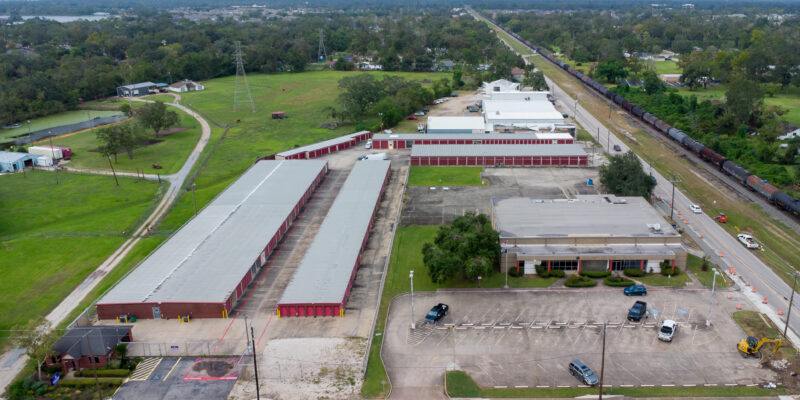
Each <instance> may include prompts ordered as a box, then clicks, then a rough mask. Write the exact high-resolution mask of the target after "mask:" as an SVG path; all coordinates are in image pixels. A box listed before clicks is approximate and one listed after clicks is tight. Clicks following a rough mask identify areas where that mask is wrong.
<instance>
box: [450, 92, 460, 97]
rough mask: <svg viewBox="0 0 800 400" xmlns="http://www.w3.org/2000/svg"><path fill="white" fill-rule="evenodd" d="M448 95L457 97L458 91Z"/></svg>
mask: <svg viewBox="0 0 800 400" xmlns="http://www.w3.org/2000/svg"><path fill="white" fill-rule="evenodd" d="M450 97H458V93H453V94H451V95H450Z"/></svg>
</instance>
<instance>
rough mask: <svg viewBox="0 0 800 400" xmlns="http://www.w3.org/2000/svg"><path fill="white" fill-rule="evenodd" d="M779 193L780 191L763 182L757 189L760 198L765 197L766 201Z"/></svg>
mask: <svg viewBox="0 0 800 400" xmlns="http://www.w3.org/2000/svg"><path fill="white" fill-rule="evenodd" d="M778 192H780V189H778V188H776V187H775V186H773V185H772V184H770V183H769V182H765V183H764V184H763V185H761V187H760V188H759V189H758V193H759V194H761V195H762V196H764V197H766V198H767V199H768V200H771V199H772V197H773V196H775V194H776V193H778Z"/></svg>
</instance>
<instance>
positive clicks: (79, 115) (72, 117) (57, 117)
mask: <svg viewBox="0 0 800 400" xmlns="http://www.w3.org/2000/svg"><path fill="white" fill-rule="evenodd" d="M114 115H122V113H121V112H119V111H95V110H74V111H65V112H62V113H58V114H53V115H48V116H46V117H41V118H35V119H32V120H30V121H31V123H30V132H36V131H38V130H42V129H47V128H52V127H54V126H61V125H69V124H76V123H78V122H83V121H88V120H90V119H94V118H97V117H100V118H103V117H110V116H114ZM20 125H22V126H21V127H19V128H14V129H0V139H5V138H7V137H12V136H17V135H26V134H28V125H29V124H28V123H27V122H25V121H23V122H21V123H20Z"/></svg>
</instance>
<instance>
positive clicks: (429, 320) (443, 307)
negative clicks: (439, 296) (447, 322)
mask: <svg viewBox="0 0 800 400" xmlns="http://www.w3.org/2000/svg"><path fill="white" fill-rule="evenodd" d="M449 310H450V306H448V305H447V304H444V303H439V304H437V305H435V306H433V308H431V310H430V311H428V314H426V315H425V323H426V324H435V323H436V322H438V321H439V320H440V319H442V318H444V316H445V315H447V311H449Z"/></svg>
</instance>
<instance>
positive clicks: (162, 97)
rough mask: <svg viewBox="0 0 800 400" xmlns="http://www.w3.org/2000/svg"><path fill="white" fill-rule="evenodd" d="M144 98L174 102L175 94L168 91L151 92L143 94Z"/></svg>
mask: <svg viewBox="0 0 800 400" xmlns="http://www.w3.org/2000/svg"><path fill="white" fill-rule="evenodd" d="M142 98H143V99H147V100H153V101H160V102H162V103H172V102H173V101H175V96H173V95H171V94H167V93H161V94H151V95H149V96H142Z"/></svg>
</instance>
